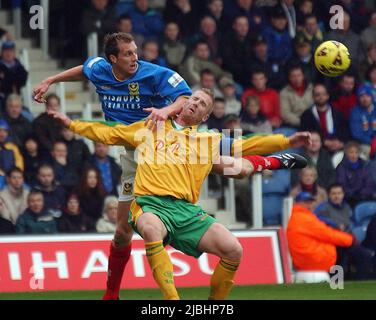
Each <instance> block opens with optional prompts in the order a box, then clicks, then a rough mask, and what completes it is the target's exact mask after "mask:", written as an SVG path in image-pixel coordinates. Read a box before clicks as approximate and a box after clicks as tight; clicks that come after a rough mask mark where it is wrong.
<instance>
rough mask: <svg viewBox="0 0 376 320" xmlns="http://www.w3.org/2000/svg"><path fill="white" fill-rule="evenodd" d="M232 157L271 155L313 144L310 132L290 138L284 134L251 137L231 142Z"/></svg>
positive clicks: (300, 133) (298, 133)
mask: <svg viewBox="0 0 376 320" xmlns="http://www.w3.org/2000/svg"><path fill="white" fill-rule="evenodd" d="M230 143H231V145H230V148H231V155H239V156H240V155H243V156H246V155H257V154H259V155H260V154H271V153H275V152H279V151H283V150H286V149H289V148H300V147H303V146H308V145H310V144H311V134H310V133H309V132H297V133H295V134H293V135H292V136H290V137H285V136H284V135H282V134H271V135H251V136H249V137H246V136H245V137H242V138H240V139H233V140H231V141H230Z"/></svg>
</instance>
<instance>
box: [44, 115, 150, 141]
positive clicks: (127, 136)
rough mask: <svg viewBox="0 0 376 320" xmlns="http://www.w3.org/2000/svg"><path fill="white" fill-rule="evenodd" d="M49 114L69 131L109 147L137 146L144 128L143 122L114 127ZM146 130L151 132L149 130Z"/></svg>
mask: <svg viewBox="0 0 376 320" xmlns="http://www.w3.org/2000/svg"><path fill="white" fill-rule="evenodd" d="M48 114H49V115H50V116H51V117H53V118H54V119H56V120H58V121H60V122H61V123H62V124H63V125H64V126H65V127H67V128H68V129H69V130H71V131H73V132H75V133H77V134H79V135H81V136H83V137H86V138H88V139H90V140H93V141H96V142H101V143H104V144H108V145H131V146H136V145H137V143H136V142H135V139H134V136H135V134H136V133H137V131H138V130H139V129H140V130H142V129H143V128H144V123H143V122H136V123H134V124H132V125H129V126H127V125H124V124H116V125H112V124H109V123H108V124H106V123H101V122H88V121H79V120H75V121H72V119H70V118H69V117H68V116H67V115H66V114H64V113H61V112H57V111H48ZM145 130H146V131H148V132H150V131H149V130H147V129H145Z"/></svg>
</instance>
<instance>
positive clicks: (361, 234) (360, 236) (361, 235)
mask: <svg viewBox="0 0 376 320" xmlns="http://www.w3.org/2000/svg"><path fill="white" fill-rule="evenodd" d="M351 232H352V234H353V235H354V236H355V238H356V239H357V240H358V241H359V242H362V241H363V240H364V239H365V237H366V233H367V226H366V225H364V226H360V227H355V228H353V229H352V230H351Z"/></svg>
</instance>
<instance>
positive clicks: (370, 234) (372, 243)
mask: <svg viewBox="0 0 376 320" xmlns="http://www.w3.org/2000/svg"><path fill="white" fill-rule="evenodd" d="M362 244H363V246H365V247H366V248H368V249H371V250H373V251H376V212H375V214H374V215H373V216H372V218H371V221H370V223H369V224H368V227H367V233H366V237H365V239H364V240H363V242H362Z"/></svg>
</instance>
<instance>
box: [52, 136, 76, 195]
mask: <svg viewBox="0 0 376 320" xmlns="http://www.w3.org/2000/svg"><path fill="white" fill-rule="evenodd" d="M50 163H51V166H52V168H53V169H54V175H55V179H56V181H57V182H58V183H59V184H60V185H61V186H62V187H64V188H65V190H66V191H67V192H69V191H71V189H72V188H73V187H74V186H75V185H76V184H77V183H78V176H79V174H78V172H75V170H74V167H72V166H71V164H70V163H69V160H68V149H67V145H66V144H65V142H64V141H55V142H54V144H53V147H52V151H51V158H50Z"/></svg>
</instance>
